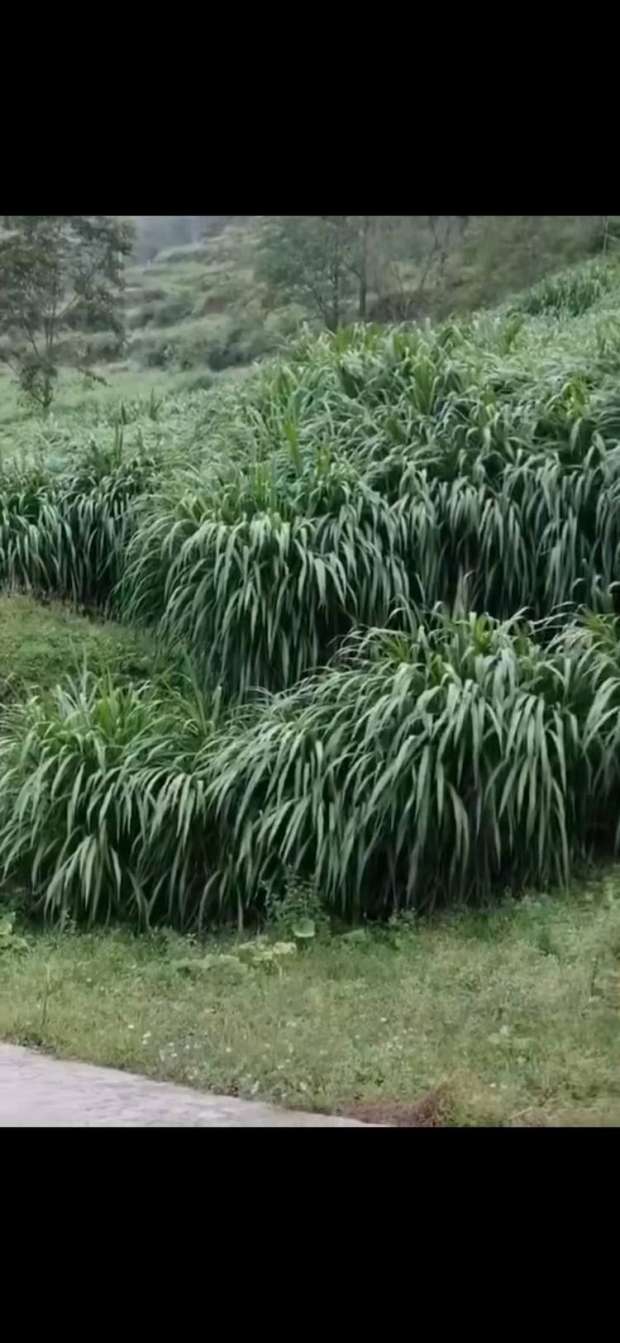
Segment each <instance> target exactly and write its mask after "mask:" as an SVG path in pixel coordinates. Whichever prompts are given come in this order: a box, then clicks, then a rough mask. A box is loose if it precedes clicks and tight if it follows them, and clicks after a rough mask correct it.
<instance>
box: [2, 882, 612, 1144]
mask: <svg viewBox="0 0 620 1343" xmlns="http://www.w3.org/2000/svg"><path fill="white" fill-rule="evenodd" d="M4 927H5V932H4V935H2V934H0V1036H2V1037H3V1038H4V1039H5V1040H11V1041H15V1042H18V1043H22V1044H25V1045H35V1046H40V1047H42V1048H44V1049H47V1050H50V1051H52V1052H53V1053H55V1054H58V1055H61V1056H65V1057H75V1058H80V1059H85V1060H89V1061H92V1062H93V1063H95V1062H96V1063H100V1064H108V1065H111V1066H115V1067H119V1068H127V1069H132V1070H135V1071H137V1072H142V1073H147V1074H149V1075H150V1076H153V1077H157V1078H165V1079H168V1080H170V1081H175V1082H180V1083H186V1084H187V1083H188V1084H190V1085H192V1086H196V1087H200V1088H204V1089H214V1090H218V1091H221V1092H225V1093H230V1094H235V1095H240V1096H246V1097H250V1096H259V1097H261V1098H264V1099H269V1100H272V1101H275V1102H279V1103H280V1104H283V1105H285V1106H291V1107H303V1108H306V1109H309V1108H318V1109H320V1110H326V1111H335V1110H350V1109H351V1108H353V1110H354V1111H356V1112H357V1113H365V1111H361V1110H360V1109H359V1108H357V1110H356V1107H359V1106H360V1104H361V1103H363V1102H366V1103H369V1102H372V1103H374V1102H380V1103H382V1104H383V1105H387V1104H391V1103H392V1102H407V1103H410V1104H414V1105H415V1104H416V1103H417V1102H419V1101H420V1100H421V1099H422V1098H424V1097H425V1096H427V1094H428V1093H429V1092H431V1093H433V1092H434V1093H437V1096H438V1098H439V1102H440V1104H439V1113H440V1116H441V1121H442V1122H443V1123H447V1124H464V1125H485V1124H499V1125H557V1124H572V1125H587V1124H592V1125H597V1126H603V1125H605V1126H609V1125H616V1124H620V875H619V873H618V872H617V871H615V872H612V873H611V874H610V875H609V876H608V877H606V878H605V879H604V880H602V881H600V882H598V883H596V884H592V885H591V886H585V887H583V888H581V889H580V890H578V891H575V892H573V893H571V894H570V895H565V896H562V895H558V896H555V897H553V898H550V897H547V898H540V897H538V898H535V899H534V898H532V899H527V900H525V901H523V902H521V903H520V904H509V905H506V906H504V907H502V908H499V909H496V910H495V911H493V912H491V913H488V914H471V913H467V914H462V915H451V916H449V917H445V918H442V919H438V920H435V921H433V922H426V923H425V922H419V924H418V925H417V926H415V927H407V926H405V927H402V928H396V929H389V930H387V931H384V932H380V931H377V932H364V931H359V932H355V933H353V934H350V935H348V936H344V937H343V936H334V937H332V938H331V939H328V940H326V941H324V942H317V943H315V944H312V945H310V946H309V947H308V949H307V950H305V951H299V950H298V951H296V952H295V953H294V954H292V953H291V954H289V955H287V956H282V958H281V959H274V960H273V961H271V962H270V961H268V962H267V963H266V964H262V963H259V964H254V965H252V964H246V965H245V966H244V964H243V960H242V961H241V963H240V962H239V960H238V959H237V958H236V956H235V952H236V951H237V950H238V949H239V945H240V944H239V943H238V942H236V941H234V940H231V939H230V938H229V939H225V940H224V941H222V940H219V941H218V940H217V939H211V940H210V942H209V943H208V944H207V945H206V946H205V945H204V944H203V945H199V944H197V943H195V942H193V941H192V940H190V939H183V938H181V937H179V936H176V935H173V934H169V933H166V934H157V935H153V936H151V937H144V936H131V935H130V934H128V933H125V932H120V931H110V932H105V933H104V932H97V933H89V934H81V933H69V934H67V933H64V934H61V933H27V934H26V935H25V936H24V935H23V933H22V932H21V931H20V930H19V929H15V931H13V932H12V933H11V932H9V931H8V924H7V922H6V920H5V924H4ZM205 954H208V956H209V960H208V961H207V962H206V964H204V965H203V964H201V962H202V960H203V958H204V956H205ZM220 956H224V957H225V959H222V960H220V959H219V957H220ZM231 957H232V958H233V959H231ZM179 963H181V964H179ZM381 1114H382V1115H384V1114H385V1112H384V1111H382V1112H381Z"/></svg>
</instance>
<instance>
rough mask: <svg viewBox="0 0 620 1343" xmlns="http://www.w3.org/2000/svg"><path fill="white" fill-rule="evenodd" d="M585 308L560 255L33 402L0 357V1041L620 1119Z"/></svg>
mask: <svg viewBox="0 0 620 1343" xmlns="http://www.w3.org/2000/svg"><path fill="white" fill-rule="evenodd" d="M175 264H179V265H180V270H179V272H178V273H177V274H176V285H177V291H178V292H177V293H176V295H173V297H175V299H176V300H179V301H181V302H185V301H186V300H187V301H189V296H191V294H192V293H193V292H194V291H195V290H196V275H197V272H196V269H195V268H196V267H197V266H198V267H199V268H200V265H201V263H199V262H198V261H197V260H194V261H192V262H191V265H190V263H189V262H187V263H186V262H185V261H183V260H182V261H181V263H175ZM185 266H187V270H186V273H185V279H184V282H183V283H181V280H182V276H183V273H184V267H185ZM164 268H165V267H164ZM215 273H216V272H215V271H214V274H215ZM150 275H151V279H152V282H153V285H154V286H156V281H157V267H155V266H153V267H151V271H150ZM159 278H160V279H161V276H160V277H159ZM220 278H221V276H220ZM212 282H214V279H213V275H211V277H210V279H209V284H211V283H212ZM169 297H170V295H168V294H167V293H164V294H163V296H162V295H161V294H160V296H159V297H156V298H153V304H154V305H157V304H160V305H161V304H167V303H168V299H169ZM134 298H136V295H135V294H134ZM211 298H213V295H211ZM135 306H136V311H135V312H134V318H133V320H134V327H133V329H134V331H135V332H136V333H137V336H138V337H139V339H142V338H143V336H145V333H146V334H148V333H149V332H151V331H155V330H156V331H157V332H158V333H159V334H158V336H157V340H159V336H160V335H161V333H162V332H164V330H167V331H168V332H169V333H170V331H172V332H173V333H174V332H175V331H176V332H177V334H178V335H179V337H180V336H181V328H182V325H183V322H184V321H187V328H186V331H185V337H186V338H187V341H188V342H189V344H191V343H192V342H193V341H194V339H195V337H196V335H197V328H196V327H195V325H194V323H196V322H197V321H198V320H199V318H198V317H197V315H196V314H194V315H193V316H192V317H189V316H188V317H187V319H185V318H183V317H181V316H180V315H179V307H178V306H177V308H176V309H174V308H169V307H167V308H165V310H162V309H157V310H156V321H154V323H153V324H149V323H148V322H147V323H146V324H143V325H141V324H140V322H141V319H140V320H138V317H137V308H138V307H139V304H138V302H137V300H136V305H135ZM147 306H148V303H147ZM619 312H620V276H619V273H618V269H617V267H616V266H615V265H613V264H609V263H605V264H601V263H600V262H596V263H595V264H592V263H588V264H587V265H585V266H583V267H580V268H578V269H577V270H575V271H571V272H568V273H567V274H563V275H560V276H558V277H551V278H547V279H545V280H543V281H542V282H541V283H540V284H539V285H537V286H536V287H535V288H534V289H532V290H530V291H528V292H527V293H525V294H521V295H518V296H517V297H516V298H515V299H514V300H511V301H510V303H506V304H505V305H504V306H503V307H502V308H501V309H499V310H497V311H495V312H487V313H479V314H477V315H475V316H474V317H472V318H468V319H467V320H462V321H451V322H448V323H445V324H443V325H442V326H440V327H431V326H424V327H413V326H409V327H401V328H394V329H387V330H385V329H379V328H374V327H363V328H362V327H358V328H356V329H354V330H351V331H341V332H339V333H337V335H336V336H334V337H328V336H327V335H322V336H320V337H318V338H317V337H312V336H311V335H310V334H309V333H307V334H305V335H304V336H303V338H302V339H300V340H299V341H298V342H297V343H296V344H295V345H294V346H291V348H290V349H289V350H288V351H287V352H286V355H285V356H283V357H282V358H281V359H279V360H277V361H275V362H268V363H267V364H266V365H265V366H264V367H262V368H258V369H256V370H254V371H252V372H250V373H248V374H247V375H245V374H241V376H240V375H239V373H238V372H237V371H236V370H226V371H223V372H215V371H214V370H213V369H209V368H205V367H204V362H205V361H204V360H202V356H201V355H200V354H199V353H198V354H197V355H196V358H197V363H196V365H192V360H191V359H190V361H189V363H190V365H191V366H189V367H187V368H185V369H184V370H182V369H179V368H178V367H177V366H174V367H173V366H170V367H162V368H154V369H153V368H152V369H149V370H144V369H142V370H140V369H139V368H138V367H137V366H136V364H133V363H132V362H130V361H125V362H124V363H123V364H118V365H116V366H112V367H109V366H108V367H107V369H106V370H105V372H104V376H105V378H106V384H105V385H104V384H100V383H96V382H95V383H94V384H92V386H90V388H89V389H87V386H86V384H85V383H84V380H83V379H80V378H77V376H75V375H74V376H73V377H71V376H68V375H67V376H66V377H64V378H63V380H62V383H61V386H60V389H59V396H58V398H57V401H56V403H55V406H54V409H53V412H52V414H51V415H50V416H48V417H47V418H46V419H45V420H41V419H37V418H36V417H33V416H31V415H30V416H29V415H28V414H27V413H26V411H25V409H24V407H23V406H22V405H20V403H19V401H18V399H17V398H16V396H15V392H14V388H13V386H12V384H11V383H10V381H9V379H8V378H6V377H4V376H3V377H1V378H0V451H1V464H0V582H1V584H2V588H3V595H2V596H1V597H0V880H1V881H2V883H3V887H2V891H3V899H2V904H1V905H0V909H2V910H3V911H4V912H3V913H2V914H0V920H1V922H0V1035H2V1036H3V1037H4V1038H6V1039H12V1040H17V1041H20V1042H23V1043H25V1044H32V1045H37V1046H40V1047H44V1048H48V1049H50V1050H53V1051H55V1052H58V1053H59V1054H66V1055H68V1056H76V1057H82V1058H85V1059H92V1060H93V1061H96V1062H99V1063H107V1064H112V1065H116V1066H120V1067H125V1068H134V1069H136V1070H138V1071H144V1072H147V1073H149V1074H151V1075H153V1076H159V1077H165V1078H168V1079H171V1080H178V1081H183V1082H189V1083H191V1084H193V1085H195V1086H199V1087H208V1088H212V1089H216V1090H218V1089H219V1090H223V1091H226V1092H234V1093H238V1094H240V1095H244V1096H251V1095H260V1096H261V1097H265V1098H268V1099H272V1100H275V1101H280V1102H282V1103H283V1104H286V1105H293V1106H302V1107H305V1108H308V1107H317V1108H319V1109H320V1108H324V1109H328V1110H337V1109H345V1110H349V1109H351V1108H352V1107H353V1108H355V1107H357V1112H358V1113H361V1110H362V1108H363V1107H364V1106H370V1107H372V1106H378V1107H380V1113H381V1114H382V1115H383V1116H384V1117H386V1115H387V1114H388V1112H389V1113H390V1114H393V1115H394V1116H395V1117H397V1116H398V1111H397V1110H394V1109H393V1108H392V1109H390V1107H394V1106H396V1107H398V1106H399V1105H400V1106H404V1107H414V1109H415V1113H416V1114H417V1115H418V1116H419V1115H420V1114H421V1113H422V1112H423V1111H424V1106H426V1111H425V1113H427V1114H428V1115H430V1116H431V1118H433V1119H434V1121H435V1122H438V1123H439V1122H441V1123H445V1124H467V1125H476V1124H489V1123H499V1124H505V1125H512V1124H559V1123H575V1124H586V1123H595V1124H614V1123H618V1122H620V1111H619V1105H620V1082H619V1081H618V1079H619V1077H620V1071H619V1069H618V1064H619V1062H620V1059H619V1057H618V1053H619V1047H620V1046H619V1041H620V1037H619V1035H618V1029H617V1028H618V1011H619V1010H620V997H619V991H620V990H619V973H618V966H619V964H620V878H619V876H618V872H617V870H616V869H610V868H609V867H608V864H609V863H610V862H611V861H612V860H613V855H614V854H617V852H618V846H619V841H620V831H619V829H618V819H617V818H618V814H619V812H618V805H619V802H620V765H619V764H618V762H619V761H620V728H619V726H618V725H619V723H620V620H619V619H618V599H617V585H618V581H619V575H620V524H619V522H618V518H619V517H620V511H619V501H620V450H619V447H618V444H619V441H620V410H619V403H618V396H617V375H618V370H619V369H620V327H619V325H618V313H619ZM175 313H176V316H175ZM142 315H144V314H142ZM207 316H208V320H209V322H213V323H215V322H216V321H217V322H219V321H220V317H221V314H219V313H217V312H213V311H212V312H210V313H209V314H207ZM198 334H200V333H198ZM200 338H201V339H202V336H201V337H200ZM235 339H236V338H235ZM201 360H202V363H201ZM216 362H217V360H216ZM616 496H618V498H616ZM85 665H86V666H87V668H88V674H87V675H84V674H83V669H84V666H85ZM67 677H69V678H70V679H69V680H68V679H67ZM597 863H598V864H599V868H597V867H596V864H597ZM584 871H585V872H588V873H589V874H590V878H589V880H588V881H587V882H585V880H584V878H583V873H584ZM597 871H598V873H599V875H598V877H596V873H597ZM508 890H510V891H511V892H512V896H513V897H517V898H508V896H507V891H508ZM533 891H536V892H538V894H529V895H524V893H526V892H533ZM289 896H291V897H292V899H293V901H295V900H297V901H298V903H299V902H301V903H303V901H304V900H306V899H307V900H308V901H309V906H308V908H309V909H310V911H311V916H310V917H309V918H308V917H306V914H304V915H303V917H302V918H301V925H304V926H305V927H306V932H307V925H308V923H309V922H310V923H311V924H312V929H311V931H312V933H314V932H316V933H317V936H316V937H308V945H306V943H305V941H304V940H303V936H304V935H303V934H302V933H300V932H299V927H300V926H301V925H300V924H299V918H300V917H301V916H299V914H298V915H297V916H296V917H297V919H298V926H297V930H295V927H293V928H292V933H291V930H290V929H289V932H288V933H286V934H285V933H283V931H282V930H283V927H284V924H283V923H282V920H283V919H284V918H285V915H286V909H287V901H288V899H289ZM14 904H15V907H16V908H17V910H18V911H19V915H18V917H16V918H15V919H14V916H13V906H14ZM440 911H442V912H440ZM306 913H307V911H306ZM315 916H316V918H315ZM278 919H280V924H278ZM330 921H331V928H332V935H331V936H328V935H327V933H326V932H325V925H326V923H327V922H330ZM102 925H103V926H102ZM291 926H292V925H291ZM172 928H174V929H176V931H171V929H172ZM233 928H236V929H237V930H241V932H239V931H237V932H236V934H233V932H232V931H231V929H233ZM345 929H348V931H345ZM257 930H259V931H260V930H262V934H261V936H264V938H265V940H264V941H261V940H260V939H259V940H258V941H256V939H255V934H256V932H257ZM282 942H284V943H285V945H287V946H288V945H289V943H290V944H291V946H292V947H293V949H292V950H291V949H289V950H287V951H282V948H281V946H279V944H281V943H282ZM278 947H279V949H277V948H278ZM429 1097H430V1099H429ZM420 1104H422V1111H420V1110H419V1109H416V1107H419V1106H420ZM360 1107H361V1108H360ZM374 1113H379V1111H377V1110H375V1111H374Z"/></svg>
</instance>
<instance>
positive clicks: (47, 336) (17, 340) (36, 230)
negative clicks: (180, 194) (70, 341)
mask: <svg viewBox="0 0 620 1343" xmlns="http://www.w3.org/2000/svg"><path fill="white" fill-rule="evenodd" d="M2 218H3V223H4V227H3V229H2V230H1V231H0V337H1V338H2V342H1V344H0V358H2V360H3V361H4V362H5V363H7V364H8V365H9V367H11V368H12V369H13V371H14V373H15V375H16V377H17V379H18V381H19V383H20V385H21V387H22V390H23V391H24V393H25V394H26V395H27V396H28V397H30V399H31V400H33V401H35V402H36V403H37V404H38V405H39V406H41V408H42V409H44V410H47V409H48V407H49V406H50V405H51V402H52V400H53V396H54V382H55V380H56V377H57V375H58V363H59V359H60V351H59V342H60V338H61V336H62V333H63V332H65V331H67V330H75V329H76V327H77V328H78V329H80V328H81V329H83V330H91V331H92V330H94V329H97V328H99V329H101V328H102V327H105V328H107V329H108V330H111V331H114V332H118V333H121V332H122V326H123V324H122V308H121V296H122V289H123V279H124V263H125V258H126V257H128V256H129V255H130V253H131V249H132V244H133V228H132V226H131V224H129V223H128V222H123V221H121V220H120V219H118V218H113V217H112V216H110V215H5V216H3V217H2Z"/></svg>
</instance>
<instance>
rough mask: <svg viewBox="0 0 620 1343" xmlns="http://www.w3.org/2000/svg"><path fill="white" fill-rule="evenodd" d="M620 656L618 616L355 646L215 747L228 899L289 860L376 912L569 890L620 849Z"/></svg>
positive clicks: (249, 891) (340, 901) (447, 628)
mask: <svg viewBox="0 0 620 1343" xmlns="http://www.w3.org/2000/svg"><path fill="white" fill-rule="evenodd" d="M535 635H536V636H537V637H534V636H535ZM541 635H542V636H543V638H542V640H541V638H540V636H541ZM619 647H620V646H619V644H618V628H617V625H616V623H615V622H614V621H610V620H609V619H607V620H605V619H604V618H598V622H597V621H596V620H595V621H594V623H593V627H592V628H591V629H589V628H588V627H587V626H585V625H582V624H578V625H575V626H571V627H569V629H568V630H567V631H562V632H561V633H559V634H555V635H554V634H553V630H552V629H551V630H550V629H546V630H542V631H540V630H538V631H535V630H533V629H532V628H531V627H528V626H527V624H526V623H525V622H522V621H514V622H512V623H507V624H498V623H496V622H493V621H491V620H490V619H489V618H488V617H484V616H483V617H476V616H473V615H472V616H470V617H468V618H461V619H449V618H447V617H445V616H439V615H438V616H437V617H435V618H434V619H431V620H430V621H428V622H424V623H422V624H420V625H419V627H418V628H417V629H416V630H415V631H414V632H413V633H407V634H406V633H402V632H401V633H394V632H391V631H370V632H369V633H368V634H367V635H359V634H358V635H356V636H353V637H352V638H351V639H350V640H349V642H348V644H347V645H346V646H345V648H344V649H343V651H342V653H341V655H340V657H339V659H338V661H337V663H336V664H334V665H333V666H332V667H330V668H329V669H327V670H326V671H324V672H321V673H319V674H317V675H316V676H314V677H310V678H307V679H306V680H304V681H302V682H301V683H300V685H299V686H297V687H296V688H295V689H294V690H292V691H290V692H288V693H287V694H283V695H280V696H276V697H275V698H274V699H273V700H272V701H271V702H270V703H269V704H268V705H267V706H266V707H265V708H264V709H263V711H262V712H261V713H260V715H259V716H258V718H257V719H255V720H254V722H253V723H250V722H248V723H244V722H243V720H241V721H240V723H239V725H238V726H237V727H236V728H235V725H234V723H233V724H232V725H231V728H230V732H229V735H228V740H224V741H223V742H222V743H221V745H220V746H219V748H218V750H217V752H216V756H215V761H216V773H215V777H214V779H213V783H212V785H211V787H210V790H209V797H210V799H211V800H212V802H213V806H214V810H215V815H216V817H217V819H218V822H219V824H220V825H222V826H223V827H224V829H225V832H226V833H228V836H229V839H228V842H227V848H228V851H229V852H230V853H231V854H232V855H233V860H232V861H231V863H230V865H229V868H228V871H227V872H226V873H224V874H223V876H222V880H223V882H224V883H225V884H227V889H228V890H230V891H231V892H232V890H233V889H234V888H235V886H237V887H239V888H241V889H243V891H244V892H245V893H246V897H245V898H246V899H247V900H248V902H250V903H251V902H252V901H254V900H256V899H257V898H258V893H259V892H260V891H261V890H265V889H267V890H269V889H272V888H274V887H277V886H278V884H279V883H281V882H282V881H283V880H284V876H285V869H286V868H287V867H288V868H290V869H291V870H292V871H293V872H294V873H295V874H296V875H297V876H298V877H299V878H300V879H304V880H307V879H311V880H312V881H313V882H314V883H315V885H316V889H317V890H319V891H320V892H321V894H322V896H323V898H324V899H325V901H326V902H327V903H328V905H329V906H330V907H331V908H332V909H333V910H334V911H336V912H338V913H339V914H341V915H344V916H345V917H355V916H358V917H359V916H362V915H385V914H387V913H389V912H391V911H397V910H399V909H403V908H407V909H409V908H412V909H416V910H425V909H429V908H433V907H435V906H436V905H438V904H445V903H451V902H454V901H462V902H466V901H467V902H469V901H480V900H484V899H487V898H488V897H489V896H490V895H491V894H492V893H493V892H494V891H497V890H502V889H504V888H506V887H509V888H511V889H514V890H518V889H520V888H522V887H523V886H527V885H534V886H543V887H544V886H547V885H550V884H558V883H560V884H561V883H563V882H566V881H567V880H568V878H569V875H570V873H571V870H572V868H573V865H574V863H575V862H576V861H578V860H580V859H583V858H584V857H585V856H586V855H587V854H588V853H589V852H590V850H591V848H592V846H594V847H598V848H599V849H600V848H601V847H605V846H607V847H608V848H610V849H611V848H613V846H614V843H615V842H616V838H617V836H616V826H617V820H618V809H617V803H618V783H619V770H618V759H619V757H618V744H619V732H620V719H619V713H618V711H619V709H620V674H619V673H620V662H619Z"/></svg>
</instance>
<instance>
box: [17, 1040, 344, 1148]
mask: <svg viewBox="0 0 620 1343" xmlns="http://www.w3.org/2000/svg"><path fill="white" fill-rule="evenodd" d="M364 1127H366V1125H363V1124H359V1123H357V1121H356V1120H354V1119H338V1118H336V1117H332V1116H328V1115H317V1114H302V1113H301V1112H300V1111H298V1110H277V1109H276V1108H275V1107H274V1106H271V1105H263V1104H262V1103H260V1102H258V1101H240V1100H234V1099H233V1098H232V1097H230V1096H212V1095H209V1094H206V1093H204V1092H200V1091H192V1090H191V1089H190V1088H189V1087H176V1086H170V1085H169V1084H168V1083H167V1082H152V1081H150V1079H149V1078H147V1077H136V1076H134V1074H133V1073H122V1072H117V1071H115V1070H114V1069H112V1068H94V1067H92V1066H91V1065H90V1064H89V1063H65V1062H64V1061H61V1060H58V1059H52V1058H49V1057H48V1056H47V1055H45V1054H35V1053H33V1052H32V1051H31V1050H29V1049H21V1048H19V1047H18V1046H17V1045H1V1044H0V1128H364Z"/></svg>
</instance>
